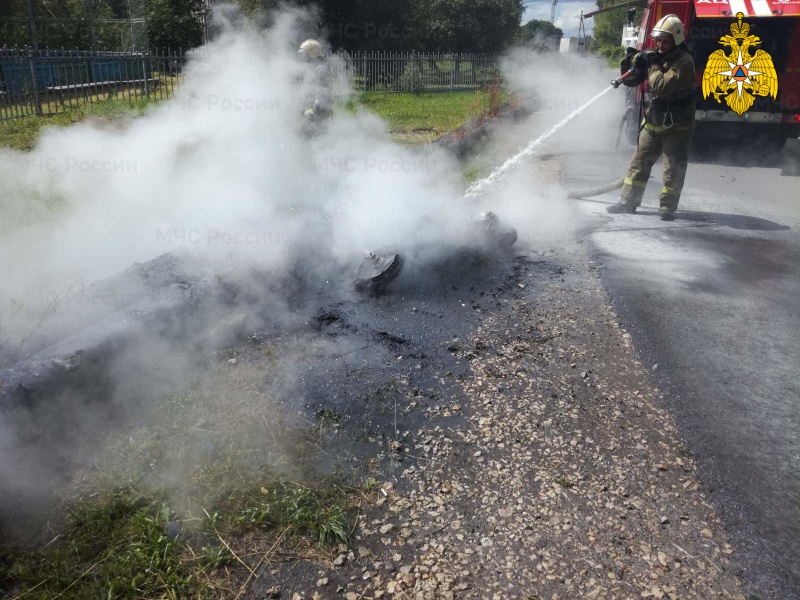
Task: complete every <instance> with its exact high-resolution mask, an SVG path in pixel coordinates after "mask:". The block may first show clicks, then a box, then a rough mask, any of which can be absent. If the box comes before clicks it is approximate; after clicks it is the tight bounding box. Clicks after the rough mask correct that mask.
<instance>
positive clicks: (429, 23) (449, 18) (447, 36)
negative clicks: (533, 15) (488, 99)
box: [411, 0, 523, 52]
mask: <svg viewBox="0 0 800 600" xmlns="http://www.w3.org/2000/svg"><path fill="white" fill-rule="evenodd" d="M411 11H412V12H411V29H412V31H413V41H414V42H415V49H417V50H443V51H452V52H500V51H502V50H503V49H505V48H506V47H507V46H509V45H510V44H511V43H513V41H514V38H515V36H516V34H517V32H518V31H519V24H520V21H521V20H522V13H523V6H522V0H411Z"/></svg>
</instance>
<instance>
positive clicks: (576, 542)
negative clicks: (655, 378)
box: [249, 243, 746, 600]
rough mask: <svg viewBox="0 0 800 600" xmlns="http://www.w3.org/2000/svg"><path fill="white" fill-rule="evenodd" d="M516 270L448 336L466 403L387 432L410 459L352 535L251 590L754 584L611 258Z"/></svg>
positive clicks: (615, 589) (598, 590)
mask: <svg viewBox="0 0 800 600" xmlns="http://www.w3.org/2000/svg"><path fill="white" fill-rule="evenodd" d="M543 265H544V266H545V267H546V269H545V270H546V271H547V272H548V273H549V276H548V277H542V276H541V273H542V267H543ZM513 273H514V275H513V281H511V282H509V283H510V284H511V285H506V289H507V293H506V294H504V295H503V297H498V298H497V299H496V300H497V302H496V308H495V309H494V310H487V311H486V317H485V318H483V319H482V322H481V324H480V325H479V326H478V328H477V329H476V330H475V331H474V332H473V334H472V335H471V336H470V337H469V338H468V339H464V340H462V341H461V343H460V344H459V345H458V346H452V347H451V348H450V350H451V352H454V353H455V354H456V355H457V358H459V359H460V360H463V361H467V362H468V364H469V369H468V372H467V374H466V375H463V374H461V375H454V374H452V373H447V374H445V375H444V377H443V379H447V378H448V377H450V378H451V379H452V380H453V381H452V385H453V386H455V387H456V388H459V389H460V391H461V392H462V393H461V394H454V395H452V398H457V399H458V401H454V400H448V399H447V398H443V399H442V400H441V401H440V402H439V403H437V404H435V405H431V406H426V407H425V408H424V409H423V410H424V411H425V413H426V414H425V418H424V419H422V420H421V423H422V424H421V426H420V427H419V428H418V429H417V430H414V431H408V432H406V433H405V434H404V435H402V436H401V437H399V438H398V439H397V440H394V441H387V444H386V448H385V451H386V453H387V454H388V455H392V456H393V457H394V458H393V461H394V463H395V465H396V466H398V465H399V466H400V467H401V468H400V469H395V470H388V471H387V474H386V475H385V476H384V477H383V478H382V479H380V484H379V490H378V493H377V494H376V496H375V498H373V499H372V500H371V501H370V502H369V503H367V505H366V506H364V507H363V508H362V512H361V514H360V515H359V517H358V523H357V527H356V529H355V531H354V540H353V541H354V543H353V547H352V548H351V549H347V548H344V547H341V548H340V550H341V552H340V553H334V554H333V555H331V557H330V559H331V560H330V562H322V563H320V562H317V563H304V564H302V565H301V566H298V565H297V564H291V563H287V564H284V565H278V566H275V567H274V568H273V569H272V570H271V571H270V573H269V576H267V577H264V578H260V579H259V581H258V582H256V584H255V585H253V586H251V587H250V588H249V594H250V596H249V597H253V598H257V597H258V598H260V597H264V596H265V594H266V595H268V596H269V594H270V593H271V594H277V590H280V597H287V598H288V597H290V598H293V599H294V600H296V599H298V598H325V597H335V596H337V597H338V596H344V597H346V598H348V600H355V599H360V598H364V599H366V598H382V597H387V598H388V597H394V598H412V597H413V598H553V599H555V598H671V599H675V598H710V597H722V598H745V597H746V595H745V593H744V591H743V587H742V584H741V582H740V581H739V580H738V578H737V577H736V574H735V566H734V563H732V560H733V559H735V555H734V554H733V553H734V550H733V548H732V547H731V545H730V544H729V543H728V540H727V538H726V536H725V533H724V531H723V530H722V526H721V524H720V521H719V519H718V518H717V516H716V515H715V513H714V511H713V509H712V508H711V507H710V506H709V504H708V502H707V500H706V496H705V494H704V492H703V490H702V487H701V483H700V481H699V480H698V478H697V475H696V470H695V464H694V462H693V460H692V457H691V456H690V455H689V454H688V453H687V451H686V450H685V448H684V446H683V445H682V443H681V441H680V439H679V437H678V435H677V434H676V431H675V427H674V425H673V423H672V421H671V419H670V417H669V416H668V414H667V413H666V411H665V410H664V408H663V407H662V405H661V401H660V399H659V391H658V390H657V389H655V388H654V387H652V385H651V384H650V383H649V382H648V376H647V372H646V369H645V367H644V366H643V365H642V364H641V363H640V362H639V361H638V360H637V355H636V351H635V348H634V347H633V345H632V342H631V338H630V335H629V334H627V333H626V332H625V331H624V330H623V329H621V328H620V326H619V324H618V321H617V318H616V316H615V315H614V313H613V311H612V310H611V308H610V303H609V298H608V296H607V295H606V293H605V291H604V290H603V288H602V285H601V283H600V280H599V277H598V273H597V266H596V265H595V264H593V263H592V262H591V261H590V259H589V258H588V256H587V255H586V253H585V251H584V249H583V247H582V246H581V245H580V244H577V243H576V244H575V245H574V246H573V247H571V248H565V249H561V250H558V251H555V252H550V253H548V254H547V255H540V254H537V253H535V252H532V251H531V252H527V253H525V254H524V255H521V256H517V257H516V259H515V265H514V269H513ZM442 383H443V382H442ZM403 408H405V407H403ZM388 473H393V474H391V475H390V474H388ZM276 586H277V587H276ZM275 597H277V596H275Z"/></svg>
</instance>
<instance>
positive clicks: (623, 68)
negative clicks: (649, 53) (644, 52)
mask: <svg viewBox="0 0 800 600" xmlns="http://www.w3.org/2000/svg"><path fill="white" fill-rule="evenodd" d="M636 54H637V52H636V48H627V49H626V50H625V58H623V59H622V60H621V61H620V63H619V74H620V75H625V73H627V72H628V71H630V68H631V65H633V58H634V57H635V56H636Z"/></svg>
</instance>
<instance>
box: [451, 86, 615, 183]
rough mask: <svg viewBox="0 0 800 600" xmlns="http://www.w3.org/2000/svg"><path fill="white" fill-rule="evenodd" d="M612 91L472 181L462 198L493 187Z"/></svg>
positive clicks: (610, 88) (584, 106)
mask: <svg viewBox="0 0 800 600" xmlns="http://www.w3.org/2000/svg"><path fill="white" fill-rule="evenodd" d="M613 89H614V86H608V87H607V88H606V89H604V90H603V91H602V92H600V93H599V94H597V95H596V96H595V97H594V98H592V99H591V100H589V101H588V102H586V104H584V105H583V106H581V107H579V108H576V109H575V110H574V111H572V112H571V113H570V114H569V115H567V116H566V117H564V118H563V119H561V120H560V121H559V122H558V123H556V124H555V125H553V126H552V127H551V128H550V129H548V130H547V131H546V132H544V133H543V134H542V135H540V136H539V137H538V138H536V139H535V140H533V141H532V142H530V143H529V144H528V145H527V146H525V147H524V148H522V149H521V150H520V151H519V152H517V153H516V154H515V155H514V156H512V157H511V158H509V159H508V160H506V161H505V162H504V163H503V164H502V165H500V166H499V167H497V168H496V169H495V170H494V171H492V172H491V173H489V175H487V176H486V177H484V178H483V179H479V180H477V181H474V182H473V183H472V184H471V185H470V186H469V187H468V188H467V191H466V192H464V198H474V197H476V196H478V195H479V194H480V193H482V192H483V191H485V190H486V189H487V188H488V187H489V186H491V185H493V184H494V183H496V182H497V181H499V180H500V179H501V178H502V177H503V176H504V175H505V174H506V173H507V172H508V171H509V170H511V169H512V168H514V167H516V166H518V165H519V164H520V163H521V162H522V159H523V158H525V157H527V156H531V155H532V154H533V153H534V152H535V151H536V150H537V149H538V148H539V147H540V146H541V145H542V144H543V143H544V142H545V141H547V139H548V138H550V137H551V136H553V134H555V133H556V132H558V131H559V130H561V129H563V128H564V127H565V126H566V124H567V123H569V122H570V121H572V119H574V118H575V117H577V116H578V115H580V114H582V113H583V112H584V111H586V109H587V108H589V107H590V106H591V105H592V104H594V103H595V102H597V101H598V100H599V99H600V98H602V97H603V96H604V95H605V94H607V93H608V92H610V91H611V90H613Z"/></svg>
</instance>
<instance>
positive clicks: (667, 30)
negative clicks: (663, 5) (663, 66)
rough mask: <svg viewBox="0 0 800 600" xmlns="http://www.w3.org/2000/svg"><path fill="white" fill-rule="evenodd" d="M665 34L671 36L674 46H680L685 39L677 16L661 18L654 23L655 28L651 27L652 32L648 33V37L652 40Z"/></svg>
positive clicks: (681, 24)
mask: <svg viewBox="0 0 800 600" xmlns="http://www.w3.org/2000/svg"><path fill="white" fill-rule="evenodd" d="M666 34H669V35H671V36H672V39H673V41H674V42H675V45H676V46H680V45H681V44H682V43H683V40H685V39H686V36H685V35H684V33H683V23H681V20H680V19H679V18H678V16H677V15H667V16H666V17H662V19H661V20H660V21H659V22H658V23H656V25H655V27H653V31H651V32H650V35H651V36H652V37H654V38H657V37H662V36H664V35H666Z"/></svg>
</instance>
